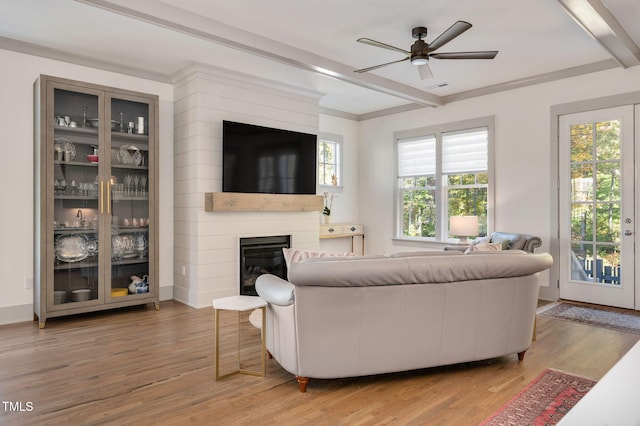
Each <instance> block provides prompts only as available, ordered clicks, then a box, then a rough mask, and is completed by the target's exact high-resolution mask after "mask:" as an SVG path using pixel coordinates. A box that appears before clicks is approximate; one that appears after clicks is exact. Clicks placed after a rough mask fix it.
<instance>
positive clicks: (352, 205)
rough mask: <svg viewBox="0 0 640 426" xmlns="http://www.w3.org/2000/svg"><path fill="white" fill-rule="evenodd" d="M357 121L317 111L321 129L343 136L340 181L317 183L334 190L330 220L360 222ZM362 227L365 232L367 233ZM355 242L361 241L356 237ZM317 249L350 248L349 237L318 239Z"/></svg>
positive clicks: (341, 250)
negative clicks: (337, 183)
mask: <svg viewBox="0 0 640 426" xmlns="http://www.w3.org/2000/svg"><path fill="white" fill-rule="evenodd" d="M358 128H359V126H358V122H357V121H353V120H348V119H345V118H339V117H335V116H331V115H326V114H320V131H322V132H327V133H333V134H336V135H340V136H342V160H343V165H342V178H343V179H342V185H341V186H339V187H329V188H326V187H320V192H323V191H330V192H333V193H334V194H335V198H334V199H333V205H332V209H331V223H333V224H335V223H360V222H359V221H360V176H359V170H360V158H359V157H358V156H359V148H358V147H359V144H360V142H359V139H360V137H359V130H358ZM366 231H367V230H366V229H365V233H366ZM356 244H358V247H359V244H360V239H359V238H358V239H357V242H356ZM320 249H321V250H323V251H331V252H348V251H351V238H339V239H326V240H321V241H320Z"/></svg>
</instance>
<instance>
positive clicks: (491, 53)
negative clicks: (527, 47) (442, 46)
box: [429, 50, 498, 59]
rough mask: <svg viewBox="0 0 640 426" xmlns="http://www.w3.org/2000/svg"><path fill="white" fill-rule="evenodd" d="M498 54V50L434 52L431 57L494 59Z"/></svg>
mask: <svg viewBox="0 0 640 426" xmlns="http://www.w3.org/2000/svg"><path fill="white" fill-rule="evenodd" d="M497 54H498V51H497V50H486V51H480V52H451V53H432V54H430V55H429V57H430V58H436V59H493V58H495V57H496V55H497Z"/></svg>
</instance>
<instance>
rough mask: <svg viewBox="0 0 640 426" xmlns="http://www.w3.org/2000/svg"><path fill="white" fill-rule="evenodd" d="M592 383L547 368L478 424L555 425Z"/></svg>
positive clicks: (495, 425) (513, 425) (504, 425)
mask: <svg viewBox="0 0 640 426" xmlns="http://www.w3.org/2000/svg"><path fill="white" fill-rule="evenodd" d="M595 384H596V382H595V381H593V380H590V379H586V378H584V377H579V376H574V375H573V374H568V373H564V372H562V371H559V370H554V369H551V368H547V369H546V370H544V371H543V372H542V374H540V375H539V376H538V377H537V378H536V379H535V380H533V381H532V382H531V383H529V384H528V385H527V387H526V388H524V389H523V390H522V391H521V392H520V393H519V394H518V395H516V396H515V397H514V398H513V399H512V400H511V401H509V402H507V403H506V404H505V405H504V406H503V407H502V408H501V409H500V410H498V411H497V412H496V413H495V414H494V415H492V416H491V417H489V418H488V419H487V420H485V421H484V422H483V423H481V426H498V425H499V426H506V425H508V426H524V425H527V426H528V425H555V424H556V423H558V422H559V421H560V419H561V418H562V417H564V415H565V414H567V412H568V411H569V410H570V409H571V408H573V406H575V405H576V403H577V402H578V401H579V400H580V399H581V398H582V397H583V396H584V395H585V394H586V393H587V392H588V391H589V390H590V389H591V388H592V387H593V385H595Z"/></svg>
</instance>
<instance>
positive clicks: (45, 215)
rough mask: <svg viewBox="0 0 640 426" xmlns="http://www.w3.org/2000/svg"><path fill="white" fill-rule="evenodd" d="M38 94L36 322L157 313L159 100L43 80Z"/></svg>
mask: <svg viewBox="0 0 640 426" xmlns="http://www.w3.org/2000/svg"><path fill="white" fill-rule="evenodd" d="M34 89H35V167H34V169H35V179H34V182H35V185H34V186H35V213H36V214H35V226H34V231H35V232H34V235H35V244H34V246H35V262H34V264H35V271H34V313H35V317H34V318H37V319H38V321H39V325H40V328H43V327H44V326H45V322H46V320H47V319H48V318H53V317H58V316H63V315H71V314H77V313H85V312H91V311H97V310H102V309H111V308H117V307H123V306H131V305H138V304H146V303H152V304H154V305H155V308H156V309H158V307H159V289H158V260H157V245H158V240H157V223H158V221H157V219H158V208H157V205H158V185H157V181H158V178H157V176H158V156H157V139H158V131H157V126H158V97H157V96H155V95H148V94H144V93H138V92H132V91H127V90H119V89H115V88H111V87H105V86H98V85H94V84H89V83H84V82H78V81H72V80H67V79H62V78H57V77H50V76H44V75H42V76H40V77H39V78H38V79H37V80H36V82H35V87H34Z"/></svg>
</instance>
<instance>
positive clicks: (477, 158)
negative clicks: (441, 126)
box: [442, 127, 489, 174]
mask: <svg viewBox="0 0 640 426" xmlns="http://www.w3.org/2000/svg"><path fill="white" fill-rule="evenodd" d="M488 146H489V136H488V130H487V128H486V127H480V128H476V129H470V130H463V131H459V132H449V133H443V134H442V173H444V174H454V173H473V172H482V171H486V170H487V169H488V167H489V165H488V158H489V155H488Z"/></svg>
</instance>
